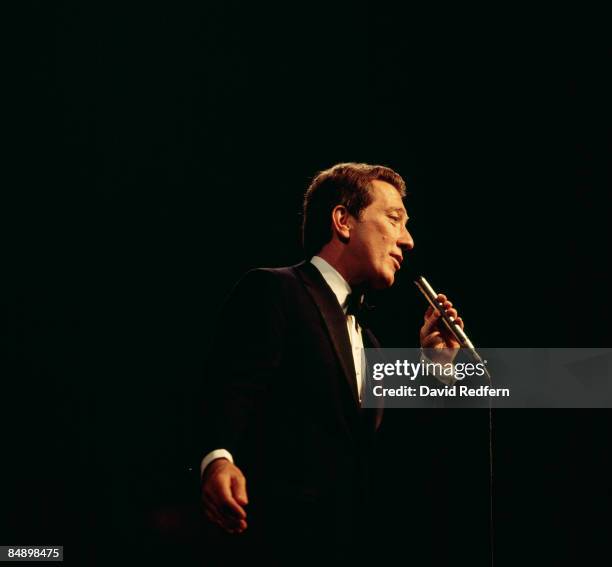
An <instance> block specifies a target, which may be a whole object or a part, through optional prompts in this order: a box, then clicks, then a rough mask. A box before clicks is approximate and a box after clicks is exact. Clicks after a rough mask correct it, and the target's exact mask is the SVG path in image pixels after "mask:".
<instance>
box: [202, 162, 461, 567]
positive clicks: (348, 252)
mask: <svg viewBox="0 0 612 567" xmlns="http://www.w3.org/2000/svg"><path fill="white" fill-rule="evenodd" d="M405 195H406V186H405V183H404V180H403V179H402V178H401V177H400V176H399V175H398V174H397V173H396V172H395V171H393V170H391V169H389V168H387V167H383V166H373V165H367V164H363V163H341V164H338V165H335V166H333V167H331V168H329V169H327V170H325V171H322V172H320V173H319V174H318V175H317V176H316V177H315V178H314V179H313V181H312V183H311V185H310V187H309V188H308V190H307V192H306V196H305V199H304V216H303V232H302V235H303V245H304V253H305V258H306V260H305V261H304V262H302V263H300V264H298V265H296V266H291V267H286V268H274V269H255V270H252V271H250V272H248V273H247V274H246V275H245V276H244V278H243V279H242V280H241V281H240V282H239V283H238V284H237V285H236V287H235V288H234V290H233V292H232V294H231V296H230V298H229V300H228V301H227V303H226V305H225V307H224V309H223V312H222V316H221V318H220V322H219V325H218V328H217V332H216V340H215V342H214V348H213V350H212V359H213V361H212V363H211V365H210V368H209V370H210V376H209V377H210V383H211V388H212V390H211V391H210V392H209V396H210V402H211V404H213V405H214V408H213V410H211V424H210V425H209V426H208V427H207V430H206V431H205V432H204V436H205V438H206V446H205V447H203V451H202V455H203V456H204V459H203V461H202V463H201V473H202V498H203V503H204V509H205V512H206V515H207V517H208V518H209V519H210V520H211V521H212V522H213V523H214V524H216V525H217V526H219V527H220V528H221V529H222V530H223V531H224V532H226V533H228V534H231V536H227V538H228V539H229V542H230V544H229V545H228V553H230V552H231V549H232V544H231V542H235V543H236V546H235V547H240V546H242V547H244V548H245V549H253V550H254V549H257V550H258V551H263V552H264V553H266V558H267V560H268V561H272V562H277V563H279V564H295V563H298V562H300V561H302V560H304V561H306V560H313V561H314V560H317V558H319V559H320V558H321V557H322V556H321V553H322V551H321V550H325V553H326V554H327V555H326V557H330V554H331V556H332V557H336V558H339V559H350V558H358V557H359V556H360V549H361V544H362V542H363V539H362V537H363V535H364V534H366V533H367V528H368V523H369V522H372V521H378V519H375V518H372V517H369V516H368V513H371V511H372V510H374V511H375V508H376V507H375V503H371V502H369V501H368V479H369V471H370V469H371V467H373V466H376V465H377V463H376V462H373V458H372V454H373V453H372V452H373V447H374V443H375V440H376V431H377V429H378V427H379V425H380V423H381V419H382V410H381V409H378V410H377V409H364V408H362V407H361V404H360V399H361V395H362V390H363V388H364V381H365V368H364V366H365V365H364V360H363V357H362V349H363V348H368V347H377V346H379V343H378V341H377V340H376V338H375V336H374V335H373V334H372V331H371V330H370V329H369V328H368V325H367V321H366V320H364V318H363V317H362V313H361V310H362V303H363V293H364V291H366V290H368V289H384V288H388V287H390V286H392V285H393V283H394V280H395V274H396V272H397V271H398V270H399V269H400V268H401V266H402V263H403V262H405V261H409V260H407V259H406V254H407V253H408V252H409V251H410V250H412V248H413V247H414V241H413V239H412V236H411V235H410V233H409V232H408V229H407V228H406V223H407V221H408V214H407V212H406V208H405V206H404V202H403V198H404V197H405ZM438 299H439V300H440V301H441V302H442V303H443V305H444V307H445V308H446V310H447V312H448V314H449V315H452V316H453V317H455V318H456V319H457V321H458V323H459V324H460V325H461V326H463V322H462V321H461V318H459V317H458V316H457V312H456V310H455V309H453V307H452V304H451V302H450V301H448V300H447V298H446V297H445V296H444V295H440V296H438ZM438 323H439V313H438V312H437V311H434V310H433V309H432V308H431V307H430V308H429V309H428V310H427V311H426V313H425V320H424V324H423V326H422V327H421V330H420V342H421V346H422V347H423V348H427V349H436V350H439V351H440V356H443V355H442V353H443V352H444V353H447V352H448V350H443V349H458V347H459V344H458V343H457V341H456V340H455V339H454V337H453V336H452V335H451V334H450V333H448V331H447V330H446V329H445V328H444V326H443V325H441V324H438ZM408 346H411V345H408ZM444 362H447V360H444ZM213 414H214V418H213V417H212V415H213Z"/></svg>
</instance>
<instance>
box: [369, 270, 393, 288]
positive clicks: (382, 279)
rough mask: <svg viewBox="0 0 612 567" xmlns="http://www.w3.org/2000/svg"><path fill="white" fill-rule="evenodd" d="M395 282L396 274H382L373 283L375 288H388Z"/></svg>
mask: <svg viewBox="0 0 612 567" xmlns="http://www.w3.org/2000/svg"><path fill="white" fill-rule="evenodd" d="M394 283H395V274H386V273H385V274H380V276H379V277H378V278H376V280H374V282H373V284H372V288H374V289H387V288H389V287H391V286H392V285H393V284H394Z"/></svg>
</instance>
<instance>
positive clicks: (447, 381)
mask: <svg viewBox="0 0 612 567" xmlns="http://www.w3.org/2000/svg"><path fill="white" fill-rule="evenodd" d="M421 362H423V363H425V364H429V363H431V364H433V363H432V361H431V360H429V358H427V357H426V356H425V353H424V352H423V349H421ZM434 376H435V377H436V380H438V382H442V384H444V385H445V386H452V385H453V384H454V383H455V382H456V381H457V380H456V378H455V365H454V364H453V374H452V376H448V375H446V374H444V373H440V372H436V373H434Z"/></svg>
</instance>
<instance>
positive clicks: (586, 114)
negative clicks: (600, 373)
mask: <svg viewBox="0 0 612 567" xmlns="http://www.w3.org/2000/svg"><path fill="white" fill-rule="evenodd" d="M30 9H31V10H30V13H29V14H28V15H27V17H26V19H25V20H24V22H25V24H26V25H25V28H26V30H25V33H24V34H23V35H21V36H20V39H19V41H17V42H16V43H15V45H14V52H13V53H12V55H13V56H12V57H11V58H12V63H14V65H15V67H16V69H17V70H19V71H20V75H22V76H23V77H24V79H25V80H24V81H15V83H13V84H12V85H11V86H12V87H15V88H14V89H12V90H14V91H15V92H16V93H17V99H18V104H16V105H15V106H14V107H12V106H11V108H10V109H9V110H10V111H11V114H12V116H13V118H14V119H15V120H16V122H17V127H18V128H17V130H16V134H15V136H14V137H13V138H12V139H11V140H10V142H11V146H12V148H13V149H16V150H17V154H18V155H19V158H18V159H16V160H11V161H13V163H12V165H16V166H17V174H16V176H15V178H14V181H12V182H11V183H10V184H9V185H8V186H7V189H8V190H7V191H6V196H7V197H8V201H7V206H6V207H4V212H5V214H6V216H7V222H6V223H5V226H6V227H8V229H9V230H8V238H7V240H6V246H5V249H6V256H5V258H6V260H7V262H6V277H5V278H4V283H3V288H4V290H5V291H4V293H3V297H2V301H3V304H4V306H5V309H4V311H5V313H6V314H7V320H8V326H7V332H6V334H5V340H4V343H5V345H7V346H8V354H7V357H6V359H7V360H8V362H9V371H8V372H7V374H6V378H5V380H3V384H4V392H5V393H4V396H3V397H4V402H3V403H4V410H5V411H4V415H5V416H6V417H8V419H7V420H6V426H5V428H4V432H5V437H6V442H5V443H4V446H5V451H6V453H5V458H4V459H3V463H4V464H3V472H4V473H5V474H6V481H5V482H3V488H4V489H5V490H6V496H5V497H4V499H3V501H4V502H6V503H7V505H6V506H3V508H4V509H5V510H6V514H5V521H6V525H5V527H4V529H3V530H2V531H3V532H5V533H8V534H10V536H8V537H7V538H6V541H4V540H5V537H2V540H3V541H2V543H7V544H10V543H13V542H16V543H22V544H41V543H44V544H47V543H55V544H64V545H65V546H66V555H67V557H68V559H70V558H72V559H74V560H75V561H76V563H78V564H80V565H86V564H87V565H90V564H91V565H94V564H99V563H100V562H102V561H103V559H104V558H105V557H108V556H110V555H111V554H112V549H113V546H114V547H115V548H120V549H123V550H127V549H128V548H131V551H132V552H134V550H139V549H148V550H149V552H147V553H150V550H151V549H154V550H155V551H154V552H153V554H151V556H153V555H154V556H155V557H166V556H168V557H170V556H174V558H175V560H176V563H177V564H188V563H189V561H191V559H192V556H193V557H195V556H197V552H198V551H197V550H198V549H199V548H202V546H204V545H205V543H203V539H202V538H201V537H200V535H199V531H198V530H199V529H200V528H199V526H198V524H197V498H198V496H197V481H196V482H194V474H193V471H191V472H190V471H189V467H193V466H194V462H197V459H198V458H199V457H200V455H199V453H198V422H197V419H196V416H197V408H198V399H199V396H201V395H205V393H203V392H202V391H201V388H202V386H201V382H202V376H203V373H204V366H205V364H204V360H205V357H206V355H207V352H208V350H207V349H208V344H209V339H210V336H211V325H212V322H213V321H214V317H215V315H216V313H217V310H218V308H219V305H220V303H221V301H222V299H223V297H225V295H226V294H227V293H228V291H229V289H230V288H231V286H232V285H233V283H234V282H235V281H236V279H237V278H238V277H239V276H240V275H241V274H242V273H244V272H245V271H246V270H247V269H249V268H251V267H255V266H278V265H287V264H291V263H297V262H298V261H300V260H301V252H300V246H299V230H298V228H299V223H300V216H299V215H300V207H301V200H302V197H303V193H304V191H305V189H306V187H307V185H308V183H309V180H310V179H311V177H312V175H313V174H314V173H315V172H316V171H318V170H320V169H323V168H326V167H328V166H330V165H332V164H333V163H336V162H339V161H366V162H369V163H383V164H385V165H389V166H391V167H393V168H394V169H396V170H397V171H399V172H400V173H401V174H402V175H403V176H404V177H405V179H406V181H407V184H408V188H409V196H408V198H407V201H406V205H407V208H408V211H409V214H410V215H411V221H410V228H411V232H412V234H413V236H414V239H415V243H416V248H415V250H414V252H413V253H412V254H411V255H410V256H408V258H407V263H408V264H410V263H412V264H413V265H416V266H418V267H419V269H420V270H422V272H423V273H425V274H426V275H427V276H428V278H429V279H430V281H431V282H432V284H433V285H434V286H435V287H436V288H437V289H439V291H444V292H446V293H447V294H448V295H449V297H451V299H453V301H454V302H455V304H456V305H457V306H458V308H459V310H460V311H461V312H462V313H463V315H464V318H465V320H466V326H467V330H468V331H469V333H470V335H471V337H472V338H473V340H474V342H475V343H476V344H479V345H482V346H488V347H523V346H534V347H535V346H539V347H549V346H550V347H553V346H554V347H559V346H567V347H570V346H591V347H595V346H600V347H604V346H609V345H610V342H611V341H610V338H611V336H610V335H611V331H610V326H609V324H608V323H607V321H609V317H610V307H609V300H608V297H607V295H608V290H609V289H610V278H609V275H608V273H607V272H608V264H609V256H610V254H609V242H610V231H609V214H610V202H609V196H608V190H609V188H610V180H611V159H610V123H611V120H610V118H611V117H610V105H609V101H610V99H611V95H612V93H611V89H610V82H609V72H608V70H609V67H610V44H609V42H608V41H607V40H605V37H604V36H603V34H599V32H598V29H597V25H596V23H597V20H598V18H597V15H596V14H593V15H588V16H587V15H586V14H582V13H581V14H576V13H567V14H559V13H546V14H536V13H534V12H533V11H528V12H524V13H510V12H503V13H502V12H501V11H500V13H493V12H490V13H489V12H486V11H485V12H483V11H481V10H472V11H471V10H469V9H468V8H465V7H462V8H461V9H459V8H455V9H454V10H453V11H452V12H447V11H443V10H442V8H441V7H440V8H438V9H432V10H431V11H427V10H424V9H415V8H411V9H409V10H406V9H405V8H404V9H402V10H400V9H399V8H397V7H392V6H390V5H385V4H384V3H376V5H375V6H366V5H363V4H356V3H335V4H334V5H333V7H332V6H326V7H315V6H314V5H310V4H309V5H302V6H292V5H285V6H283V7H281V6H276V7H272V6H261V5H254V4H253V5H245V6H243V5H240V4H238V3H234V2H227V3H219V4H216V5H208V4H201V5H195V4H194V5H170V4H168V5H161V4H152V3H147V4H143V5H141V6H135V5H131V6H126V5H122V6H120V7H114V8H111V7H109V6H108V5H105V4H99V5H97V6H84V5H73V6H69V5H65V4H56V3H41V4H32V5H31V6H30ZM415 291H416V290H415V289H414V286H413V285H412V283H411V280H410V278H409V274H407V273H400V277H399V278H398V283H397V285H396V286H394V287H393V288H392V289H391V290H389V291H387V292H386V293H384V294H379V296H378V297H376V298H375V299H376V301H375V303H377V306H378V308H377V314H376V320H375V326H376V329H377V332H378V335H379V336H380V337H381V338H382V339H383V342H384V344H386V345H388V346H404V345H406V346H414V345H416V344H417V341H418V328H419V326H420V321H421V318H422V312H423V309H424V305H423V302H422V300H421V298H420V297H419V296H418V295H417V293H415ZM493 419H494V463H495V467H494V468H495V553H496V563H497V565H506V564H508V565H510V564H513V563H515V562H516V561H525V562H527V563H531V562H532V561H533V562H535V561H536V560H538V561H539V562H540V563H541V564H550V565H552V564H556V565H558V564H562V563H565V562H567V563H568V564H573V563H574V562H577V561H579V560H580V561H582V562H585V563H586V564H594V561H595V557H596V553H597V552H598V551H599V552H600V553H601V552H602V550H604V553H605V544H606V542H605V537H606V534H607V533H608V531H609V519H608V517H607V514H608V509H609V505H610V493H609V478H610V472H611V471H610V467H609V464H608V457H609V452H610V447H609V439H608V429H609V426H610V417H609V412H608V411H607V410H606V411H603V410H600V411H595V410H593V411H569V410H558V411H544V410H531V411H525V410H514V411H504V412H497V413H496V414H494V416H493ZM383 449H384V451H383V457H382V459H381V467H380V469H379V476H380V478H379V483H380V486H382V487H384V491H385V493H386V494H387V498H386V499H384V501H383V504H382V511H381V515H380V518H378V519H377V520H376V521H375V522H373V526H372V529H373V537H380V538H381V542H382V541H383V538H386V539H384V541H385V546H386V547H384V548H381V554H382V556H383V557H384V558H385V559H387V558H388V557H390V553H391V551H390V549H393V550H394V552H395V553H396V557H399V559H400V560H401V561H402V562H405V563H410V561H411V560H413V562H419V563H427V560H430V561H431V562H432V563H436V564H446V563H450V562H451V561H456V560H457V559H458V558H461V557H464V558H469V560H471V561H472V562H473V563H474V564H487V561H488V556H489V547H488V532H487V530H488V505H489V502H488V489H489V487H488V474H489V471H488V466H489V464H488V416H487V415H485V414H481V413H478V412H476V411H474V412H469V413H468V412H463V413H461V414H460V415H459V414H458V413H457V412H450V413H449V414H445V415H442V414H441V413H440V414H427V415H418V416H414V415H412V416H411V415H408V414H407V412H397V411H396V412H390V414H389V415H388V416H387V418H386V423H385V431H384V436H383ZM196 466H197V465H196ZM159 546H164V547H165V552H164V553H165V554H167V555H164V554H161V555H159V554H160V553H161V552H160V551H159ZM143 553H145V552H144V551H143ZM397 554H399V555H397ZM145 555H146V553H145ZM146 556H147V557H148V558H149V559H148V560H150V557H149V555H146ZM143 557H144V555H143ZM416 557H418V558H419V559H418V561H417V560H416V559H415V558H416ZM604 557H605V555H604ZM466 560H467V559H466ZM388 561H389V562H390V561H391V560H390V559H388ZM143 562H144V559H143Z"/></svg>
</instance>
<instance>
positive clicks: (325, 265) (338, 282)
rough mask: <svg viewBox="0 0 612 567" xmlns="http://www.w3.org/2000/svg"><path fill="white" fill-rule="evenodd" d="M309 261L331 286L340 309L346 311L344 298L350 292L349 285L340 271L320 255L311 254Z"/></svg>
mask: <svg viewBox="0 0 612 567" xmlns="http://www.w3.org/2000/svg"><path fill="white" fill-rule="evenodd" d="M310 262H311V263H312V264H313V265H314V267H315V268H317V270H319V272H321V275H322V276H323V279H324V280H325V282H326V283H327V285H328V286H329V287H330V288H331V290H332V291H333V292H334V295H335V296H336V299H337V300H338V303H339V304H340V307H342V310H343V311H344V312H345V313H346V298H347V297H348V296H349V294H350V293H351V286H350V285H349V284H348V282H347V281H346V280H345V279H344V278H343V277H342V276H341V275H340V272H338V270H336V269H335V268H334V267H333V266H332V265H331V264H330V263H329V262H327V261H325V260H323V258H321V257H320V256H313V257H312V260H310Z"/></svg>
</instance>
